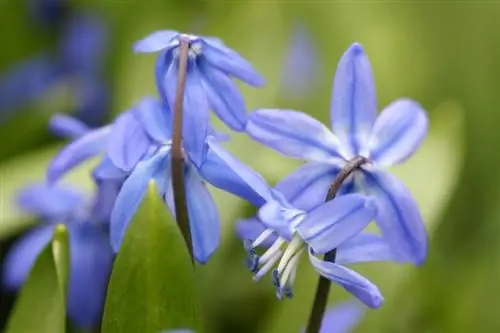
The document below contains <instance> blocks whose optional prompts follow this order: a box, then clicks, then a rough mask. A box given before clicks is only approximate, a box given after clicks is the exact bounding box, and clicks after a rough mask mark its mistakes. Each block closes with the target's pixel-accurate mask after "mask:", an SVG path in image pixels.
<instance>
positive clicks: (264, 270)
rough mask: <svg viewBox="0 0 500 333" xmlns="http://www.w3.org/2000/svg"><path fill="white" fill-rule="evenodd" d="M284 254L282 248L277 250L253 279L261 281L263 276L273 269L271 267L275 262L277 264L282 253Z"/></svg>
mask: <svg viewBox="0 0 500 333" xmlns="http://www.w3.org/2000/svg"><path fill="white" fill-rule="evenodd" d="M282 254H283V251H282V250H279V251H277V252H275V253H274V254H273V255H272V256H271V257H270V258H269V259H268V260H269V261H268V262H267V263H266V264H265V265H264V266H262V267H261V268H260V270H259V271H258V272H257V274H255V275H254V277H253V280H254V281H259V280H260V278H261V277H263V276H264V275H265V274H266V273H267V272H269V270H270V269H271V267H273V266H274V264H276V262H277V261H278V259H279V258H280V257H281V255H282Z"/></svg>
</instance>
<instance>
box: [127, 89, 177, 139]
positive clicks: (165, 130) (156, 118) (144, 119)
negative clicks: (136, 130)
mask: <svg viewBox="0 0 500 333" xmlns="http://www.w3.org/2000/svg"><path fill="white" fill-rule="evenodd" d="M133 113H134V116H135V117H136V118H137V120H138V121H139V123H140V124H141V125H142V127H143V128H144V130H145V131H146V133H147V134H148V135H149V136H150V137H151V138H152V139H154V140H155V141H157V142H160V143H165V142H167V141H169V140H171V138H172V113H171V111H170V108H169V107H168V106H167V105H162V104H161V103H160V102H159V101H158V100H157V99H156V98H153V97H145V98H143V99H142V100H141V101H140V102H139V105H138V106H137V108H135V109H134V110H133Z"/></svg>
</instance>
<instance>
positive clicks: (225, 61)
mask: <svg viewBox="0 0 500 333" xmlns="http://www.w3.org/2000/svg"><path fill="white" fill-rule="evenodd" d="M203 41H204V45H203V50H202V55H203V56H204V57H205V59H207V60H208V62H210V64H211V65H212V66H214V67H216V68H218V69H219V70H221V71H223V72H225V73H227V74H229V75H231V76H234V77H235V78H237V79H239V80H241V81H243V82H245V83H247V84H249V85H251V86H254V87H260V86H262V85H264V83H265V81H264V78H263V77H262V76H260V74H259V73H257V72H256V71H255V69H254V68H253V67H252V65H250V63H249V62H248V61H246V60H245V59H243V57H241V56H240V55H239V54H238V53H236V52H235V51H233V50H231V49H230V48H228V47H226V46H225V45H224V44H223V43H221V42H220V41H216V40H214V39H212V38H203Z"/></svg>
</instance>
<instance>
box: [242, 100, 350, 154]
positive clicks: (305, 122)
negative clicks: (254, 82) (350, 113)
mask: <svg viewBox="0 0 500 333" xmlns="http://www.w3.org/2000/svg"><path fill="white" fill-rule="evenodd" d="M246 130H247V133H248V134H249V135H250V136H251V137H252V138H253V139H255V140H256V141H258V142H260V143H262V144H264V145H266V146H269V147H271V148H273V149H275V150H277V151H278V152H280V153H282V154H284V155H286V156H290V157H295V158H300V159H305V160H311V161H318V162H325V161H332V160H336V159H340V158H342V153H341V151H340V142H339V140H338V139H337V137H335V135H333V133H332V132H330V130H329V129H328V128H327V127H326V126H325V125H323V124H322V123H320V122H319V121H317V120H316V119H314V118H312V117H310V116H309V115H307V114H305V113H302V112H297V111H291V110H271V109H261V110H257V111H255V112H253V113H251V114H250V115H249V118H248V123H247V128H246Z"/></svg>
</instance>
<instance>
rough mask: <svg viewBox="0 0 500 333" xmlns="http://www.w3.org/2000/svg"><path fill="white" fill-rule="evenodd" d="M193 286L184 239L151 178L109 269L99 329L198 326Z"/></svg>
mask: <svg viewBox="0 0 500 333" xmlns="http://www.w3.org/2000/svg"><path fill="white" fill-rule="evenodd" d="M195 289H196V288H195V278H194V269H193V266H192V264H191V260H190V258H189V253H188V251H187V247H186V244H185V242H184V239H183V238H182V235H181V233H180V230H179V228H178V226H177V224H176V223H175V220H174V218H173V217H172V215H171V214H170V213H169V212H168V210H167V207H166V205H165V203H164V202H163V201H162V200H161V198H160V195H159V193H158V189H157V186H156V184H155V183H154V181H151V182H150V184H149V187H148V191H147V193H146V196H145V198H144V200H143V202H142V203H141V206H140V207H139V209H138V211H137V213H136V214H135V216H134V218H133V219H132V222H131V223H130V225H129V227H128V230H127V232H126V234H125V238H124V240H123V243H122V245H121V247H120V251H119V253H118V256H117V258H116V261H115V264H114V267H113V272H112V273H111V280H110V283H109V287H108V295H107V298H106V305H105V309H104V319H103V324H102V332H103V333H118V332H142V333H158V332H160V331H162V330H171V329H172V330H173V329H179V328H190V329H193V330H197V329H198V327H199V326H198V325H199V322H200V319H199V307H198V306H199V305H198V304H199V303H198V300H197V298H196V293H195Z"/></svg>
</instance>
